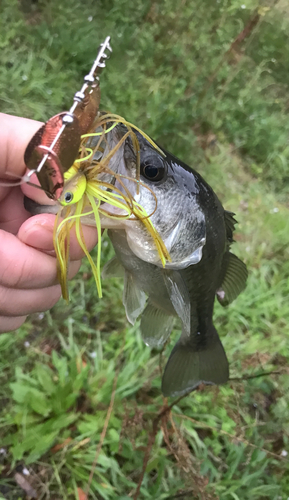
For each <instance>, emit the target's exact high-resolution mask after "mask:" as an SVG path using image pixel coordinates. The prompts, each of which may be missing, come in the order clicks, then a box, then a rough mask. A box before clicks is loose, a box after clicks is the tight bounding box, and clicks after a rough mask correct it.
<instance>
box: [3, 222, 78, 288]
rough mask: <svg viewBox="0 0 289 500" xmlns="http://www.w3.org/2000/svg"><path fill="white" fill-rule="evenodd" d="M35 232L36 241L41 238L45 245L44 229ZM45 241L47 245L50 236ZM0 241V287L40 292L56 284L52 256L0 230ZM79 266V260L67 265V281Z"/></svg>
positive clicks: (55, 271) (55, 267)
mask: <svg viewBox="0 0 289 500" xmlns="http://www.w3.org/2000/svg"><path fill="white" fill-rule="evenodd" d="M41 231H42V233H41ZM39 233H40V239H41V238H42V241H44V243H45V229H43V228H41V227H40V228H39ZM41 234H42V236H41ZM47 239H48V242H49V241H50V239H51V234H50V233H49V234H48V237H47ZM0 241H1V245H0V283H1V285H2V286H5V287H8V288H14V289H15V288H19V289H25V288H27V289H34V288H38V289H41V288H44V287H49V286H52V285H55V284H56V283H57V282H58V280H57V266H56V259H55V257H53V256H50V255H47V254H45V253H43V252H39V250H36V249H35V248H31V247H29V246H27V245H25V244H24V243H23V242H22V241H20V240H19V239H18V238H17V237H16V236H13V235H12V234H10V233H6V232H5V231H0ZM43 246H44V245H43ZM80 264H81V263H80V262H79V261H75V262H71V264H70V266H69V274H68V278H69V279H71V278H72V277H73V276H74V275H75V274H76V273H77V272H78V270H79V267H80Z"/></svg>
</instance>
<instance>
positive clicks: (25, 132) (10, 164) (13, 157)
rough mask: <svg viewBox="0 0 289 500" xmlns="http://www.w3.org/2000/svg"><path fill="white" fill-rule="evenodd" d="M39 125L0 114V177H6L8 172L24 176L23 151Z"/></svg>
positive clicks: (32, 121) (31, 121)
mask: <svg viewBox="0 0 289 500" xmlns="http://www.w3.org/2000/svg"><path fill="white" fill-rule="evenodd" d="M41 125H42V123H41V122H37V121H34V120H28V119H27V118H20V117H18V116H11V115H6V114H4V113H0V130H1V132H0V142H1V147H0V177H2V178H3V177H7V173H8V172H12V173H13V174H15V175H19V176H22V175H23V174H24V172H25V170H26V167H25V164H24V152H25V149H26V147H27V144H28V142H29V141H30V139H31V138H32V137H33V135H34V134H35V132H36V131H37V130H38V129H39V128H40V127H41ZM10 178H11V177H10Z"/></svg>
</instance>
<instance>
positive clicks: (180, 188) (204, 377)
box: [25, 124, 248, 397]
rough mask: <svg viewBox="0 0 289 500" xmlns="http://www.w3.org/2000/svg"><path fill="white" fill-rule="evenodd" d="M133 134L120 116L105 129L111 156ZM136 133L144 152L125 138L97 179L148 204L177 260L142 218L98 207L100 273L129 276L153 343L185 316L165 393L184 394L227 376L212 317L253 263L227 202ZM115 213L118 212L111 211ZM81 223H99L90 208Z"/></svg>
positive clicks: (126, 295) (127, 284) (30, 206)
mask: <svg viewBox="0 0 289 500" xmlns="http://www.w3.org/2000/svg"><path fill="white" fill-rule="evenodd" d="M126 132H127V127H126V126H125V125H123V124H119V125H117V126H116V127H114V129H113V130H112V131H111V132H109V133H108V134H107V137H106V146H105V150H104V152H103V156H104V157H105V156H106V155H107V154H108V153H109V151H111V150H112V149H113V148H114V147H115V145H116V144H118V143H119V141H120V140H121V138H122V137H124V135H125V133H126ZM134 132H135V134H136V137H137V140H138V144H139V152H138V154H137V152H136V150H135V147H134V144H133V142H132V139H131V137H130V136H128V137H127V138H126V139H125V141H123V143H122V145H121V146H120V147H119V149H118V150H117V152H116V154H115V155H114V156H113V157H112V158H111V160H110V163H109V173H107V172H106V173H102V174H100V180H101V176H103V179H104V180H105V182H107V183H109V184H110V185H111V190H113V189H114V188H117V189H119V190H120V191H122V192H130V194H131V196H132V198H133V199H134V200H135V201H136V202H137V203H138V204H140V205H141V206H142V207H144V209H145V211H146V213H147V214H150V219H151V222H152V224H153V226H154V228H155V230H156V231H157V233H158V234H159V235H160V237H161V239H162V241H163V243H164V245H165V247H166V249H167V251H168V253H169V256H170V259H168V260H167V261H166V263H165V266H164V265H163V262H162V260H161V258H160V254H159V252H158V250H157V248H156V245H155V242H154V240H153V238H152V236H151V235H150V234H148V231H147V229H146V227H145V226H144V224H143V223H142V221H141V220H137V219H135V218H133V217H130V218H126V219H113V218H110V217H105V215H101V226H102V228H106V229H107V230H108V237H109V238H110V240H111V242H112V245H113V248H114V251H115V256H114V257H113V259H112V260H111V261H109V262H108V263H106V264H105V266H104V269H103V273H102V276H103V278H109V277H115V276H117V277H123V279H124V291H123V304H124V308H125V311H126V316H127V319H128V321H129V322H130V323H131V324H134V323H135V322H136V321H137V320H138V319H139V318H140V330H141V335H142V338H143V340H144V342H145V343H146V344H147V345H148V346H150V347H159V346H162V345H163V344H165V343H166V342H167V340H168V338H169V336H170V334H171V332H172V330H173V327H174V321H175V319H176V318H179V320H180V321H181V323H182V332H181V335H180V338H179V339H178V341H177V342H176V344H175V346H174V347H173V349H172V351H171V354H170V356H169V359H168V361H167V363H166V366H165V369H164V373H163V376H162V392H163V395H164V396H165V397H179V396H182V395H185V394H188V393H189V392H191V391H193V390H195V389H196V388H197V387H198V386H200V384H205V385H214V384H216V385H220V384H224V383H226V382H227V381H228V379H229V363H228V359H227V356H226V353H225V350H224V348H223V345H222V342H221V340H220V338H219V335H218V332H217V330H216V328H215V326H214V323H213V312H214V303H215V299H216V298H217V300H218V301H219V303H220V304H221V305H222V306H227V305H228V304H230V303H231V302H232V301H233V300H235V299H236V298H237V296H238V295H239V294H240V293H241V292H242V291H243V290H244V289H245V287H246V281H247V277H248V271H247V267H246V265H245V263H244V262H242V261H241V260H240V259H239V258H238V257H237V256H236V255H235V254H233V253H232V252H231V245H232V243H233V233H234V228H235V224H236V220H235V218H234V215H235V214H233V213H232V212H229V211H226V210H225V209H224V208H223V206H222V204H221V202H220V200H219V199H218V197H217V195H216V194H215V192H214V191H213V189H212V187H211V186H210V185H209V184H208V183H207V182H206V181H205V180H204V178H203V177H202V176H201V175H200V174H199V173H198V172H197V171H196V170H194V169H193V168H191V167H189V166H188V165H186V164H185V163H184V162H183V161H181V160H180V159H179V158H177V157H176V156H174V155H173V154H171V153H169V152H167V151H166V150H164V149H163V148H161V147H160V146H158V145H157V144H156V143H153V142H152V141H151V142H150V141H148V140H147V138H146V137H144V136H143V135H142V134H141V133H140V132H139V131H137V130H135V131H134ZM92 142H93V139H92ZM91 145H93V144H91ZM138 158H139V167H138ZM138 168H139V176H138ZM114 174H115V176H114ZM120 179H121V181H120ZM62 196H65V186H64V191H63V194H62ZM104 205H105V204H104ZM25 207H26V209H27V210H29V211H30V212H31V213H34V214H35V213H45V212H47V211H48V212H50V213H51V212H53V211H54V213H56V211H57V209H58V208H57V206H54V207H53V206H42V207H41V206H39V205H38V204H36V203H35V202H32V200H29V201H28V200H27V199H26V201H25ZM103 208H104V207H103ZM114 213H121V210H120V209H119V208H118V209H114ZM82 222H83V223H84V224H87V225H92V224H95V222H94V219H93V217H92V216H91V215H85V216H84V217H83V218H82Z"/></svg>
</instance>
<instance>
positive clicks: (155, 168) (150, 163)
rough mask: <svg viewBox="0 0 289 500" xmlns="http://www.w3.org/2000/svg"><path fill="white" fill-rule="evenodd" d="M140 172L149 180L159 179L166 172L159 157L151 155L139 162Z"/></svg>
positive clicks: (155, 180)
mask: <svg viewBox="0 0 289 500" xmlns="http://www.w3.org/2000/svg"><path fill="white" fill-rule="evenodd" d="M140 173H141V175H143V177H145V178H146V179H148V180H149V181H152V182H157V181H161V180H162V179H163V178H164V176H165V173H166V168H165V164H164V162H163V160H162V159H161V158H160V157H158V156H156V155H152V156H150V157H148V158H146V159H145V160H144V161H142V162H141V165H140Z"/></svg>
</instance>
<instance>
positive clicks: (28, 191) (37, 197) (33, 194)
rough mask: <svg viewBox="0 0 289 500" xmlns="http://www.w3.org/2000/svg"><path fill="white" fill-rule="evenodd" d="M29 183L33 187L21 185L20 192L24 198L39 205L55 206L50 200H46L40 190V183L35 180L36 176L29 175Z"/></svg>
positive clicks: (44, 194) (45, 195) (46, 197)
mask: <svg viewBox="0 0 289 500" xmlns="http://www.w3.org/2000/svg"><path fill="white" fill-rule="evenodd" d="M30 182H31V184H33V186H32V185H31V184H22V185H21V189H22V192H23V193H24V194H25V196H27V197H28V198H31V199H32V200H34V201H37V202H38V203H40V204H41V205H55V201H54V200H52V199H51V198H48V196H47V194H46V193H45V191H43V189H42V188H40V183H39V180H38V179H37V176H36V174H33V175H31V178H30ZM37 186H39V187H37Z"/></svg>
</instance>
